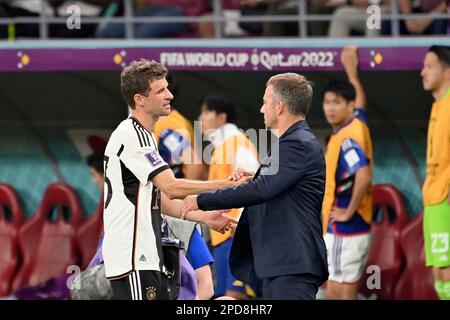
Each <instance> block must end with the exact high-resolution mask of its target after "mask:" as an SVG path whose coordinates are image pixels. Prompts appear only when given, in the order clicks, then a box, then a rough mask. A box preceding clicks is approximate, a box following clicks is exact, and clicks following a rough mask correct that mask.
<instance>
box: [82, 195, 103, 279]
mask: <svg viewBox="0 0 450 320" xmlns="http://www.w3.org/2000/svg"><path fill="white" fill-rule="evenodd" d="M102 234H103V197H102V198H101V199H100V203H99V204H98V207H97V209H96V210H95V212H94V213H93V214H92V215H91V217H90V218H89V219H88V220H86V221H85V222H84V223H83V224H82V225H81V226H80V228H79V229H78V232H77V244H78V248H79V249H80V253H81V267H82V269H83V270H84V269H86V267H87V266H88V265H89V262H90V261H91V259H92V257H93V256H94V255H95V251H96V249H97V245H98V242H99V240H100V237H101V235H102Z"/></svg>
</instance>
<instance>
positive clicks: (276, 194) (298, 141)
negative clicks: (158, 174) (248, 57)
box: [182, 73, 328, 299]
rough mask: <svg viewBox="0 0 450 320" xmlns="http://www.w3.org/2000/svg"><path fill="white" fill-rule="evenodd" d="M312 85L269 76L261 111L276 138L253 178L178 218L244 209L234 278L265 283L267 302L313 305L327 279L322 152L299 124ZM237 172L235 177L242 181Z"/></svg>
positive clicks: (205, 197) (199, 201) (201, 200)
mask: <svg viewBox="0 0 450 320" xmlns="http://www.w3.org/2000/svg"><path fill="white" fill-rule="evenodd" d="M312 95H313V89H312V87H311V84H310V83H309V82H308V81H307V80H306V79H305V78H304V77H303V76H300V75H298V74H295V73H285V74H279V75H276V76H273V77H272V78H270V79H269V81H268V82H267V85H266V91H265V94H264V97H263V105H262V107H261V110H260V111H261V113H263V114H264V123H265V125H266V127H267V128H269V129H271V130H272V132H273V133H274V134H275V135H276V136H277V137H278V140H277V143H275V144H274V145H272V148H271V153H270V154H269V156H268V157H267V158H266V159H264V160H263V161H262V164H261V166H260V168H259V169H258V171H257V172H256V174H255V175H254V176H252V179H251V180H250V179H249V181H248V182H247V183H244V184H241V185H239V186H237V187H234V188H229V189H223V190H217V191H214V192H208V193H202V194H200V195H198V196H189V197H187V198H186V199H185V200H184V205H183V207H182V215H184V216H186V215H189V211H191V210H194V209H197V208H201V209H203V210H215V209H222V208H239V207H245V210H244V212H243V213H242V216H241V218H240V220H239V224H238V227H237V230H236V234H235V238H234V242H233V246H232V249H231V254H230V268H231V272H232V273H233V275H234V276H235V277H236V278H237V279H239V280H242V281H244V282H248V283H252V282H257V281H258V279H259V280H262V282H263V297H264V298H265V299H315V296H316V293H317V290H318V287H319V286H320V285H321V284H322V283H323V282H324V281H326V280H327V278H328V270H327V269H328V268H327V258H326V255H327V254H326V247H325V243H324V240H323V236H322V222H321V209H322V200H323V195H324V188H325V160H324V155H323V152H322V149H321V147H320V144H319V142H318V141H317V139H316V137H315V136H314V135H313V133H312V132H311V130H310V129H309V127H308V124H307V122H306V121H305V116H306V114H307V112H308V109H309V107H310V105H311V100H312ZM248 176H249V173H246V172H243V171H239V172H237V173H235V174H234V179H246V178H248Z"/></svg>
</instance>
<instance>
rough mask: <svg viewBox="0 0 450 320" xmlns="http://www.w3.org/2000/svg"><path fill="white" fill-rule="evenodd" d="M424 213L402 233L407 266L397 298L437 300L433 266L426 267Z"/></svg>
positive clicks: (402, 246) (400, 280)
mask: <svg viewBox="0 0 450 320" xmlns="http://www.w3.org/2000/svg"><path fill="white" fill-rule="evenodd" d="M422 221H423V215H422V214H420V215H418V216H417V217H416V218H415V219H414V220H413V221H411V222H410V223H409V224H408V225H407V226H406V227H405V228H404V229H403V231H402V233H401V248H402V250H403V253H404V255H405V257H406V268H405V271H404V272H403V273H402V275H401V276H400V279H399V280H398V283H397V285H396V287H395V293H394V298H395V299H396V300H436V299H437V296H436V292H435V291H434V280H433V273H432V271H431V268H427V267H425V250H424V245H423V241H424V240H423V229H422Z"/></svg>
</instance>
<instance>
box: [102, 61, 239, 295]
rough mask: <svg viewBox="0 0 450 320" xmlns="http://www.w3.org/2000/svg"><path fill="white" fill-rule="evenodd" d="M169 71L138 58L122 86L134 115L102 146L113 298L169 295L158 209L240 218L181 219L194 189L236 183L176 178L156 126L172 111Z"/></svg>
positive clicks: (223, 223) (217, 223)
mask: <svg viewBox="0 0 450 320" xmlns="http://www.w3.org/2000/svg"><path fill="white" fill-rule="evenodd" d="M166 75H167V69H166V68H165V67H163V66H162V65H161V64H159V63H157V62H155V61H148V60H140V61H133V62H132V63H131V64H130V65H129V66H127V67H125V68H124V69H123V71H122V74H121V91H122V94H123V96H124V98H125V100H126V102H127V103H128V105H129V106H130V108H131V109H132V112H131V115H130V116H129V117H128V118H127V119H126V120H124V121H122V122H121V123H120V124H119V126H118V127H117V128H116V130H114V132H113V133H112V135H111V137H110V139H109V141H108V145H107V147H106V151H105V196H104V199H105V200H104V201H105V203H104V205H105V210H104V229H105V238H104V241H103V257H104V261H105V271H106V277H107V278H108V279H109V280H110V281H111V286H112V289H113V294H114V299H126V300H131V299H132V300H147V299H149V300H155V299H168V298H169V292H168V285H167V283H166V280H164V279H165V278H164V277H162V273H161V272H162V271H163V258H162V257H163V256H162V244H161V216H160V214H161V210H162V211H163V212H164V214H166V215H170V216H173V217H177V218H182V219H185V218H186V219H189V220H192V221H197V222H202V223H206V224H207V225H208V226H209V227H210V228H212V229H214V230H217V231H219V232H224V231H227V230H229V229H230V228H232V227H233V226H234V224H235V223H236V220H235V219H233V218H231V217H228V216H226V215H225V214H224V212H223V211H211V212H204V211H200V210H198V211H192V212H188V213H187V214H186V215H185V216H181V215H180V212H181V210H180V209H181V201H180V200H173V199H176V198H184V197H186V196H187V195H189V194H197V193H201V192H203V191H209V190H214V189H217V188H219V189H221V188H226V187H232V186H234V185H236V182H233V181H207V182H206V181H191V180H184V179H176V178H175V177H174V174H173V172H172V170H170V169H169V166H168V165H167V164H166V163H165V162H164V160H163V159H162V158H161V156H160V155H159V153H158V148H157V144H156V142H155V137H154V134H153V127H154V124H155V123H156V121H157V120H158V117H160V116H166V115H168V114H169V113H170V111H171V110H170V101H171V100H172V98H173V95H172V94H171V93H170V91H169V90H168V88H167V86H168V83H167V81H166V78H165V77H166Z"/></svg>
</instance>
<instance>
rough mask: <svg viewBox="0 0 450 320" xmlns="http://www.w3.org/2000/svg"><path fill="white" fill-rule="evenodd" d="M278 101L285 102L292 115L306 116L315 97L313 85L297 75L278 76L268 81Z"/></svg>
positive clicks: (285, 74)
mask: <svg viewBox="0 0 450 320" xmlns="http://www.w3.org/2000/svg"><path fill="white" fill-rule="evenodd" d="M270 85H272V86H273V95H274V98H275V99H276V100H280V101H283V102H284V103H285V104H286V106H287V109H288V111H289V112H290V113H292V114H295V115H303V116H306V114H307V113H308V110H309V107H310V106H311V102H312V97H313V88H312V85H313V83H312V82H310V81H308V80H306V78H305V77H304V76H302V75H299V74H297V73H290V72H288V73H281V74H277V75H275V76H273V77H271V78H270V79H269V81H267V84H266V87H267V86H270Z"/></svg>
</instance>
